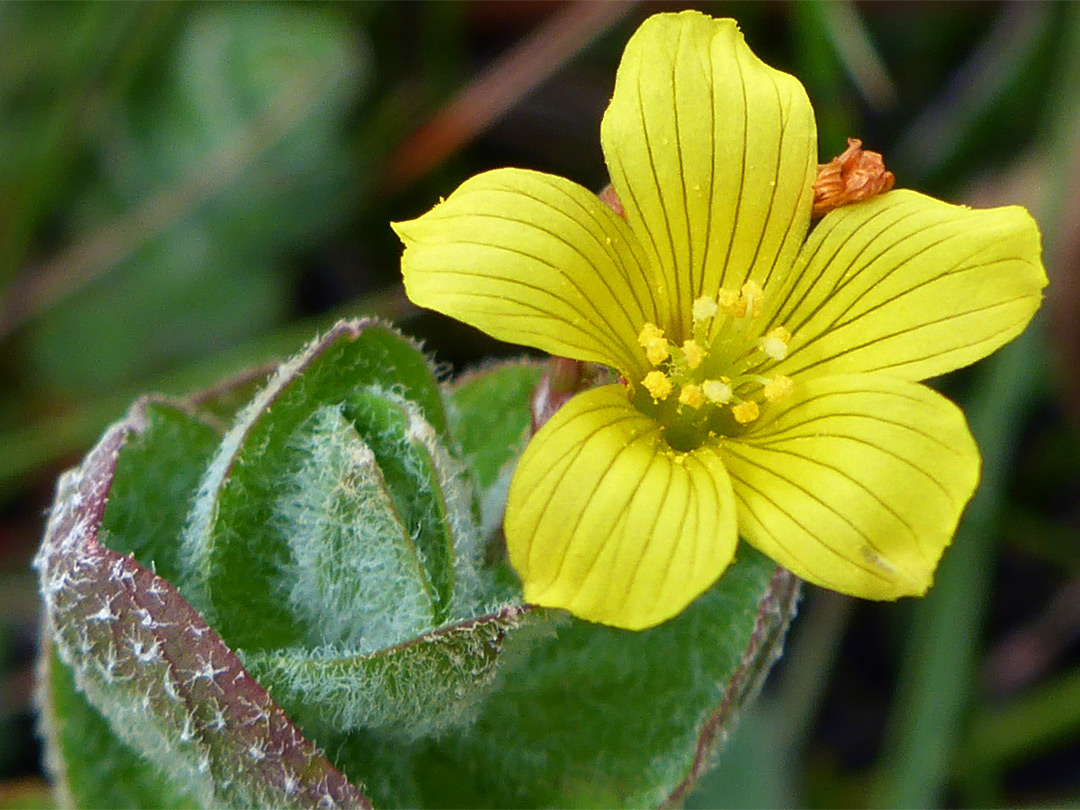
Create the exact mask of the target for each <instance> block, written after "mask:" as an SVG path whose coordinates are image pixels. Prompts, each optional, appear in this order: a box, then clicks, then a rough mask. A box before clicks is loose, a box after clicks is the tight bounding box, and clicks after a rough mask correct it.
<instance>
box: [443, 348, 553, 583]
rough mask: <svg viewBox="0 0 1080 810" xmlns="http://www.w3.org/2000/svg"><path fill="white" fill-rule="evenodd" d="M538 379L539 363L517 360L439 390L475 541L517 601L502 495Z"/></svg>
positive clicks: (522, 445)
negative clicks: (465, 483) (467, 486)
mask: <svg viewBox="0 0 1080 810" xmlns="http://www.w3.org/2000/svg"><path fill="white" fill-rule="evenodd" d="M543 374H544V365H543V364H542V363H540V362H537V361H530V360H517V361H510V362H507V363H499V364H496V365H490V366H486V367H484V368H480V369H475V370H473V371H471V372H469V373H467V374H465V375H463V376H462V377H459V378H458V379H457V380H455V381H453V382H452V383H451V384H449V385H447V386H445V390H446V396H447V408H448V411H449V418H450V432H451V434H452V435H453V437H454V439H455V440H456V442H457V445H458V448H459V452H460V455H461V459H462V461H463V463H464V464H465V468H466V469H467V470H468V473H469V476H470V478H471V479H472V484H473V491H474V492H475V494H476V499H477V501H476V507H477V517H478V522H479V524H480V538H481V539H482V540H483V541H484V542H486V543H487V544H488V550H487V555H486V556H487V558H488V560H489V562H490V563H492V565H491V570H492V574H493V576H494V577H495V579H496V581H497V582H498V584H499V588H500V592H501V593H502V594H503V596H504V598H505V599H506V600H520V599H521V584H520V582H519V580H518V576H517V574H515V573H514V571H513V570H512V569H511V568H510V566H509V565H508V564H507V562H506V559H505V557H506V553H505V546H504V545H503V541H502V519H503V512H504V511H505V509H506V493H507V491H508V490H509V488H510V477H511V475H512V474H513V472H514V465H515V464H516V463H517V458H518V456H519V455H520V454H521V451H522V450H524V449H525V445H526V443H527V442H528V440H529V427H530V421H531V414H532V398H533V390H534V389H535V388H536V386H537V384H538V383H539V382H540V379H541V377H542V376H543Z"/></svg>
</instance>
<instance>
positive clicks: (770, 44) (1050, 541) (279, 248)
mask: <svg viewBox="0 0 1080 810" xmlns="http://www.w3.org/2000/svg"><path fill="white" fill-rule="evenodd" d="M693 5H694V7H698V8H701V9H703V10H706V11H708V12H710V13H712V14H714V15H718V16H733V17H735V18H737V19H738V20H739V21H740V24H741V26H742V29H743V31H744V32H745V34H746V38H747V40H748V42H749V44H750V45H751V47H752V48H753V49H754V50H755V51H756V52H757V53H758V54H759V55H760V56H761V57H762V58H763V59H765V61H767V62H768V63H770V64H772V65H774V66H777V67H780V68H782V69H784V70H787V71H789V72H792V73H794V74H796V75H797V76H798V77H799V78H800V79H801V80H802V81H803V83H804V84H805V85H806V87H807V90H808V92H809V95H810V98H811V100H812V101H813V103H814V105H815V108H816V110H817V114H818V122H819V130H820V150H821V154H820V158H821V160H822V161H826V160H828V159H829V158H831V157H832V156H834V155H836V154H838V153H839V152H841V151H842V150H843V148H844V145H845V138H847V137H849V136H853V137H860V138H862V139H863V140H864V143H865V146H866V147H867V148H869V149H873V150H875V151H880V152H883V153H884V155H885V160H886V163H887V165H888V166H889V168H891V169H892V170H893V171H894V172H895V173H896V175H897V178H898V183H897V184H898V185H899V186H907V187H913V188H917V189H920V190H922V191H925V192H928V193H931V194H934V195H936V196H940V197H942V198H944V199H947V200H951V201H955V202H963V203H967V204H970V205H973V206H988V205H997V204H1006V203H1020V204H1023V205H1025V206H1027V207H1028V208H1030V209H1031V210H1032V212H1033V213H1034V214H1035V216H1036V218H1037V219H1038V220H1039V222H1040V225H1041V227H1042V231H1043V240H1044V249H1045V259H1046V264H1047V268H1048V271H1049V273H1050V277H1051V285H1050V288H1049V290H1048V293H1047V301H1046V306H1045V307H1044V309H1043V311H1042V313H1041V314H1040V317H1039V319H1038V321H1037V322H1036V324H1035V325H1034V326H1033V328H1032V329H1030V330H1029V331H1028V333H1027V334H1026V335H1025V336H1024V337H1023V338H1021V339H1020V340H1018V341H1016V342H1015V343H1014V344H1012V345H1011V346H1009V347H1008V348H1007V349H1005V350H1004V351H1002V352H999V353H998V354H997V355H995V356H994V357H993V358H991V359H989V360H988V361H984V362H983V363H982V364H980V365H979V366H976V367H974V368H972V369H969V370H966V371H964V372H962V373H960V374H957V375H953V376H952V377H950V378H947V379H944V380H942V381H940V387H941V388H942V389H943V390H945V391H946V393H948V394H949V395H950V396H953V397H955V398H956V399H957V400H958V401H960V402H961V403H962V404H963V405H964V407H965V409H966V411H967V413H968V416H969V419H970V420H971V423H972V427H973V429H974V431H975V433H976V436H977V438H978V440H979V443H980V445H981V447H982V450H983V454H984V471H983V483H982V485H981V488H980V491H979V493H978V495H977V496H976V499H975V501H974V502H973V503H972V505H971V507H970V508H969V510H968V513H967V515H966V517H965V520H964V523H963V524H962V527H961V531H960V534H959V535H958V537H957V539H956V541H955V544H954V547H953V548H952V549H951V550H950V551H949V552H947V553H946V556H945V559H944V562H943V564H942V566H941V568H940V569H939V572H938V577H937V584H936V586H935V588H934V589H933V590H932V591H931V594H930V596H929V597H927V598H926V599H924V600H921V601H918V602H915V601H911V600H909V601H906V602H903V603H900V604H897V605H877V604H869V603H858V602H855V601H853V600H850V599H847V598H844V597H840V596H837V595H834V594H830V593H826V592H824V591H818V590H815V589H813V588H808V589H807V594H806V597H805V600H804V602H803V607H802V611H801V616H800V618H799V619H798V620H797V622H796V624H795V626H794V629H793V631H792V633H791V636H790V637H789V643H788V654H787V655H786V656H785V658H784V659H783V660H782V661H781V663H780V665H779V666H778V667H777V669H776V670H775V671H774V673H773V675H772V676H771V677H770V680H769V682H768V684H767V685H766V688H765V691H764V695H763V698H762V699H761V700H760V701H759V702H758V703H757V704H756V705H755V706H754V708H753V709H752V710H751V711H750V712H749V713H748V714H747V716H746V717H744V718H743V722H742V724H741V726H740V728H739V730H738V733H737V734H736V735H735V737H734V739H733V740H732V741H731V742H730V744H729V746H728V749H727V750H726V751H725V753H724V756H723V757H722V759H721V764H720V767H719V769H718V770H717V771H715V772H713V773H712V774H711V775H710V776H709V777H707V778H706V779H705V780H704V781H703V782H702V783H701V785H700V787H699V789H698V791H697V792H696V793H695V794H694V795H693V796H691V798H690V799H689V800H688V802H687V804H688V806H692V807H711V806H736V807H737V806H760V807H771V806H781V805H787V806H809V807H844V806H853V807H854V806H865V805H873V806H893V807H913V806H928V805H949V806H972V807H975V806H1000V805H1009V806H1024V805H1047V804H1052V805H1057V806H1065V805H1071V806H1080V4H1074V3H1060V4H1056V3H1039V2H1020V3H984V2H976V3H909V2H903V3H881V4H877V3H855V4H851V3H840V2H830V3H814V2H804V3H792V4H785V3H719V2H717V3H701V4H693ZM682 7H687V6H686V5H678V6H676V5H667V4H664V5H661V4H653V3H642V4H607V3H582V4H578V3H557V2H530V3H488V2H467V3H457V2H433V3H424V2H417V3H394V2H390V3H375V2H372V3H363V4H342V5H338V4H310V3H305V4H287V3H276V4H272V5H261V4H235V5H201V4H198V5H197V4H185V5H176V4H171V3H154V4H115V5H113V4H97V3H95V4H63V3H47V4H38V3H4V4H0V807H2V806H12V807H13V806H37V805H40V804H41V802H42V801H44V793H42V786H43V782H42V781H41V780H42V777H41V769H40V764H39V756H40V751H39V749H38V746H37V742H36V740H35V738H34V734H33V715H32V710H31V705H30V704H31V693H32V683H33V653H34V649H35V644H36V633H37V613H38V610H37V598H36V580H35V577H34V576H33V574H32V573H31V572H30V570H29V560H30V558H31V556H32V554H33V552H34V549H35V546H36V544H37V542H38V539H39V537H40V533H41V531H42V528H43V522H44V519H43V513H44V511H45V510H46V509H47V507H48V505H49V502H50V500H51V496H52V487H53V483H54V481H55V479H56V477H57V475H58V474H59V472H60V471H62V470H63V469H64V468H65V467H66V466H68V465H70V464H72V463H74V462H75V461H77V460H78V458H79V457H80V456H81V454H82V453H84V452H85V451H86V449H88V447H89V445H90V444H92V442H93V441H94V439H95V438H96V437H97V436H98V435H99V433H100V432H101V430H102V428H103V427H104V426H105V425H106V424H108V422H110V421H111V420H113V419H115V418H117V417H118V416H120V415H121V414H122V412H123V411H124V409H125V408H126V406H127V404H128V403H129V402H130V401H131V400H132V399H133V398H134V397H136V396H137V395H138V394H139V393H141V392H145V391H151V390H152V391H160V392H165V393H171V394H183V393H185V392H190V391H193V390H197V389H199V388H201V387H205V386H207V385H210V384H212V383H213V382H215V381H216V380H219V379H221V378H223V377H227V376H229V375H233V374H236V373H239V372H240V371H242V370H244V369H247V368H250V367H252V366H258V365H260V364H264V363H267V362H269V361H270V360H272V359H273V358H275V357H280V356H282V355H284V354H287V353H289V352H291V351H293V350H295V349H296V348H298V347H299V346H300V345H301V344H302V343H303V342H304V341H305V340H307V339H308V338H309V337H311V336H312V335H313V334H314V333H315V332H316V331H318V330H319V329H323V328H325V327H326V326H328V325H329V324H330V323H332V322H333V321H334V320H335V319H337V318H338V317H341V316H346V315H355V314H364V313H371V314H379V315H382V316H384V317H386V318H390V319H393V320H394V321H395V322H397V323H398V324H399V325H400V326H401V327H402V328H403V329H405V331H407V332H410V333H412V334H414V335H417V336H419V337H421V338H423V339H424V340H425V341H426V342H427V346H428V348H429V349H430V350H431V351H433V352H434V354H435V356H436V357H437V358H438V359H439V360H440V361H442V362H444V363H446V364H447V366H448V368H450V367H452V368H455V369H460V368H463V367H465V366H467V365H468V364H470V363H473V362H476V361H478V360H479V359H480V358H482V357H484V356H486V355H490V354H493V353H494V354H516V353H518V352H519V351H520V350H519V349H517V348H514V347H508V346H502V345H498V344H495V343H493V342H492V341H490V340H488V339H487V338H485V337H483V336H482V335H480V334H479V333H477V332H474V331H472V330H470V329H468V328H467V327H463V326H460V325H457V324H454V323H451V322H449V321H447V320H445V319H442V318H438V317H436V316H433V315H425V314H421V313H418V312H417V311H415V310H414V309H413V308H412V307H411V306H410V305H409V303H408V302H407V301H406V300H405V299H404V297H403V294H402V292H401V288H400V285H399V284H398V256H399V252H400V248H399V246H398V243H397V241H396V239H395V237H394V236H393V234H392V232H391V231H390V229H389V227H388V225H387V223H388V222H389V221H390V220H394V219H404V218H409V217H412V216H415V215H417V214H419V213H421V212H422V211H424V210H426V209H427V208H428V207H430V205H431V204H432V203H434V202H435V201H436V200H437V199H438V197H439V195H446V194H448V193H449V192H450V191H452V190H453V189H454V188H455V187H456V186H457V184H458V183H460V182H461V181H462V180H464V179H465V178H466V177H468V176H470V175H471V174H474V173H476V172H478V171H481V170H484V169H487V168H492V167H496V166H507V165H509V166H522V167H528V168H534V169H540V170H544V171H549V172H555V173H558V174H562V175H565V176H567V177H570V178H572V179H574V180H576V181H578V182H580V183H582V184H584V185H586V186H589V187H592V188H597V189H599V188H600V187H601V186H603V185H604V184H605V182H606V177H605V172H604V166H603V160H602V156H601V153H600V147H599V138H598V131H599V122H600V117H601V115H602V114H603V110H604V107H605V105H606V102H607V99H608V97H609V96H610V93H611V88H612V85H613V79H614V70H615V66H616V65H617V63H618V59H619V55H620V53H621V50H622V47H623V45H624V44H625V42H626V40H627V38H628V37H629V35H630V34H631V33H632V32H633V30H634V28H635V27H636V26H637V25H638V24H639V23H640V21H641V20H642V19H644V17H646V16H647V15H649V14H651V13H654V12H656V11H661V10H674V9H677V8H682Z"/></svg>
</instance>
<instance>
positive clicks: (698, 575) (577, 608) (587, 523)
mask: <svg viewBox="0 0 1080 810" xmlns="http://www.w3.org/2000/svg"><path fill="white" fill-rule="evenodd" d="M504 526H505V529H506V539H507V544H508V546H509V550H510V561H511V563H512V564H513V566H514V568H515V569H517V571H518V573H519V574H520V575H521V578H522V580H523V581H524V583H525V600H526V601H527V602H532V603H535V604H540V605H544V606H547V607H557V608H565V609H566V610H569V611H570V612H572V613H573V614H575V615H576V616H580V617H581V618H583V619H588V620H590V621H595V622H602V623H604V624H610V625H614V626H616V627H624V628H628V629H633V630H640V629H643V628H646V627H651V626H653V625H655V624H659V623H660V622H662V621H664V620H665V619H668V618H670V617H672V616H674V615H675V614H677V613H679V612H680V611H681V610H682V609H683V608H684V607H686V605H688V604H689V603H690V602H691V601H692V600H693V599H694V598H695V597H697V596H698V595H699V594H701V593H702V592H703V591H704V590H705V589H707V588H708V587H709V586H710V585H712V584H713V582H715V581H716V579H717V577H719V576H720V574H721V572H723V570H724V569H725V568H726V567H727V566H728V564H729V563H730V562H731V559H732V557H733V556H734V553H735V544H736V539H737V534H736V530H735V505H734V500H733V496H732V490H731V483H730V481H729V480H728V475H727V472H726V471H725V470H724V467H723V464H722V462H721V461H720V458H719V456H718V455H717V454H716V453H715V452H714V451H712V450H709V449H702V450H696V451H693V452H690V453H679V452H676V451H674V450H672V449H671V448H670V447H668V445H667V443H666V442H665V441H664V439H663V437H662V435H661V429H660V426H659V425H658V424H657V423H656V422H654V421H653V420H651V419H649V418H648V417H647V416H645V415H644V414H642V413H641V412H640V411H638V410H637V409H635V408H634V407H633V406H632V405H631V404H630V402H629V401H628V399H627V395H626V391H625V389H623V388H622V386H619V385H609V386H604V387H602V388H594V389H592V390H589V391H586V392H584V393H581V394H578V395H577V396H575V397H574V398H573V399H571V400H570V401H569V402H568V403H567V404H566V405H564V406H563V407H562V408H561V409H560V410H559V411H558V412H557V413H556V414H555V416H554V417H552V419H551V420H550V421H549V422H548V423H547V424H546V425H544V427H543V428H542V429H541V430H540V431H539V432H538V433H537V434H536V436H535V437H533V440H532V441H531V442H530V443H529V446H528V447H527V448H526V449H525V453H524V455H523V456H522V457H521V461H520V462H519V464H518V467H517V470H516V471H515V473H514V478H513V481H512V482H511V484H510V493H509V497H508V500H507V506H506V520H505V523H504Z"/></svg>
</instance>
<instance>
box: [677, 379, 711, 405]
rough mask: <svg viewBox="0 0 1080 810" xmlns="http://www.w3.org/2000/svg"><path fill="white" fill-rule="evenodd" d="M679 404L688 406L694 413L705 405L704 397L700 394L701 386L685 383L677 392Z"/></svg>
mask: <svg viewBox="0 0 1080 810" xmlns="http://www.w3.org/2000/svg"><path fill="white" fill-rule="evenodd" d="M679 404H680V405H688V406H690V407H691V408H693V409H694V410H695V411H696V410H697V409H698V408H700V407H701V406H702V405H704V404H705V395H704V394H703V393H702V392H701V386H698V385H694V384H693V383H687V384H686V385H684V386H683V387H682V390H681V391H680V392H679Z"/></svg>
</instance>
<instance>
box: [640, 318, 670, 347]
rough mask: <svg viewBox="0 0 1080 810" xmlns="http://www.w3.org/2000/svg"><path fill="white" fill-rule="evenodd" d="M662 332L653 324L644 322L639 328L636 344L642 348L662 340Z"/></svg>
mask: <svg viewBox="0 0 1080 810" xmlns="http://www.w3.org/2000/svg"><path fill="white" fill-rule="evenodd" d="M663 339H664V330H663V329H661V328H660V327H659V326H657V325H656V324H655V323H648V322H646V323H645V325H644V326H643V327H641V332H640V333H639V334H638V337H637V342H638V343H640V344H641V345H642V346H648V345H649V344H650V343H651V342H652V341H654V340H663Z"/></svg>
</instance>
